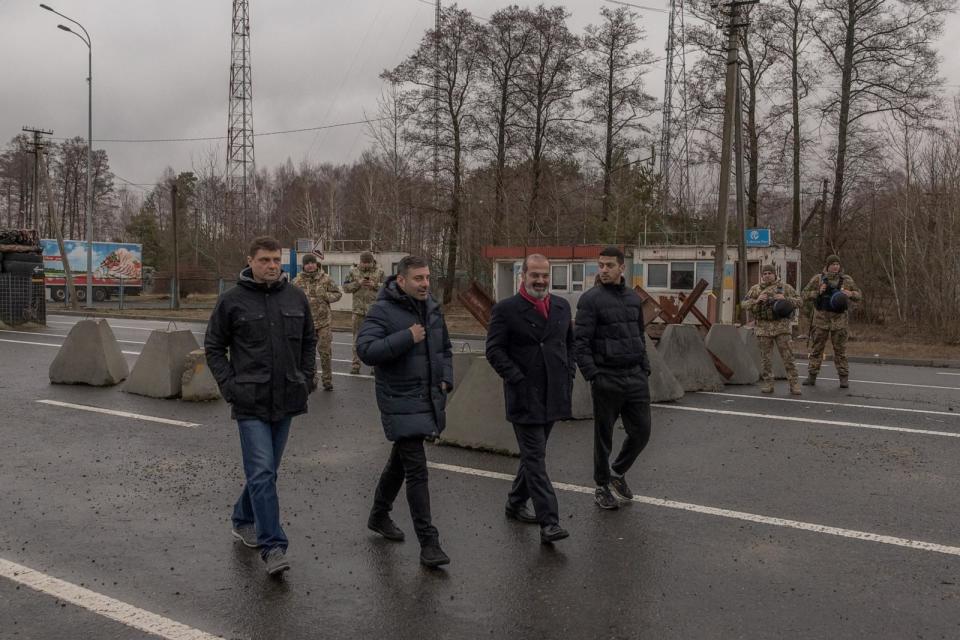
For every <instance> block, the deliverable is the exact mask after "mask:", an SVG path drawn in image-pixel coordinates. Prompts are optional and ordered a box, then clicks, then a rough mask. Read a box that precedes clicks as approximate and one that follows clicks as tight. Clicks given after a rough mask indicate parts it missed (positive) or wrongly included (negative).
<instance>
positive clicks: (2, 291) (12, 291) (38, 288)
mask: <svg viewBox="0 0 960 640" xmlns="http://www.w3.org/2000/svg"><path fill="white" fill-rule="evenodd" d="M0 322H2V323H3V324H6V325H8V326H17V325H21V324H27V323H36V324H41V325H42V324H46V322H47V303H46V292H45V291H44V286H43V278H32V277H30V276H23V275H18V274H13V273H0Z"/></svg>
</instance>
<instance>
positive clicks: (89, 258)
mask: <svg viewBox="0 0 960 640" xmlns="http://www.w3.org/2000/svg"><path fill="white" fill-rule="evenodd" d="M40 8H41V9H46V10H47V11H49V12H51V13H55V14H57V15H58V16H60V17H61V18H63V19H65V20H68V21H70V22H72V23H73V24H75V25H77V26H78V27H80V30H81V31H83V35H80V34H79V33H77V32H76V31H74V30H73V29H71V28H70V27H68V26H65V25H62V24H58V25H57V28H58V29H60V30H62V31H66V32H67V33H72V34H73V35H75V36H77V37H78V38H80V40H81V41H82V42H83V44H85V45H87V220H86V226H87V301H86V307H87V308H88V309H92V308H93V44H92V42H91V40H90V34H89V33H87V30H86V29H85V28H84V27H83V25H82V24H80V23H79V22H77V21H76V20H74V19H73V18H70V17H69V16H65V15H63V14H62V13H60V12H59V11H55V10H54V9H53V8H51V7H50V6H49V5H46V4H41V5H40ZM84 36H86V37H84ZM63 259H64V260H66V259H67V256H64V257H63Z"/></svg>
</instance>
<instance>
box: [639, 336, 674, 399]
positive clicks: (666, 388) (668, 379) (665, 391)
mask: <svg viewBox="0 0 960 640" xmlns="http://www.w3.org/2000/svg"><path fill="white" fill-rule="evenodd" d="M646 340H647V358H648V359H649V360H650V378H649V379H648V380H647V383H648V384H649V385H650V402H672V401H674V400H679V399H680V398H682V397H683V385H681V384H680V382H679V381H678V380H677V378H676V376H674V375H673V372H672V371H670V367H668V366H667V363H666V362H664V361H663V356H661V355H660V352H659V351H658V350H657V347H656V346H655V345H654V344H653V340H651V339H650V336H647V337H646Z"/></svg>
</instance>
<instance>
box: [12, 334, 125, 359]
mask: <svg viewBox="0 0 960 640" xmlns="http://www.w3.org/2000/svg"><path fill="white" fill-rule="evenodd" d="M0 342H12V343H13V344H32V345H36V346H38V347H56V348H57V349H59V348H60V347H62V346H63V345H62V344H50V343H49V342H28V341H26V340H4V339H3V338H0ZM120 353H125V354H127V355H130V356H138V355H140V352H139V351H121V352H120Z"/></svg>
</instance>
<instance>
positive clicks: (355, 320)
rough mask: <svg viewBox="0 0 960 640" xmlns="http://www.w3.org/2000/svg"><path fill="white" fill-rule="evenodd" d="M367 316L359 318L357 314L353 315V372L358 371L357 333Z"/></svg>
mask: <svg viewBox="0 0 960 640" xmlns="http://www.w3.org/2000/svg"><path fill="white" fill-rule="evenodd" d="M366 317H367V316H361V315H360V314H358V313H355V314H353V370H354V371H359V370H360V364H361V363H360V356H358V355H357V333H358V332H359V331H360V325H362V324H363V321H364V320H365V319H366Z"/></svg>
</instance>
